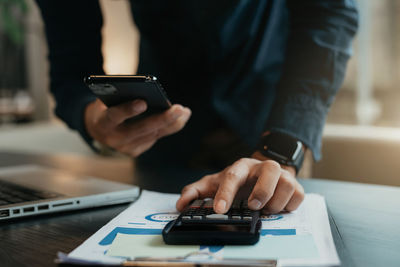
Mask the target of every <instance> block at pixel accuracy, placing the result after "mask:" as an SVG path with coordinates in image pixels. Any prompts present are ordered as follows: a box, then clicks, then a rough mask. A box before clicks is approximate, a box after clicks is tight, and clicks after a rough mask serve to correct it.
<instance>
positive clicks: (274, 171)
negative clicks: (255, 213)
mask: <svg viewBox="0 0 400 267" xmlns="http://www.w3.org/2000/svg"><path fill="white" fill-rule="evenodd" d="M257 174H258V180H257V182H256V184H255V185H254V188H253V191H252V192H251V194H250V196H249V199H248V203H249V204H248V205H249V208H250V209H253V210H259V209H261V208H262V207H264V206H265V204H266V203H267V202H268V201H269V200H270V199H271V197H272V196H273V194H274V191H275V188H276V185H277V183H278V180H279V177H280V175H281V167H280V165H279V163H277V162H276V161H273V160H267V161H264V162H262V163H260V164H259V167H258V170H257Z"/></svg>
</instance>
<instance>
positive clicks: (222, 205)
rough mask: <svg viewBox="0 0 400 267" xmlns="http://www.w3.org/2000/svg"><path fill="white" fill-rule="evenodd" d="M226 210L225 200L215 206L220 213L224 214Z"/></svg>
mask: <svg viewBox="0 0 400 267" xmlns="http://www.w3.org/2000/svg"><path fill="white" fill-rule="evenodd" d="M225 208H226V201H225V200H220V201H218V202H217V205H216V206H215V209H216V210H217V211H218V212H224V211H225Z"/></svg>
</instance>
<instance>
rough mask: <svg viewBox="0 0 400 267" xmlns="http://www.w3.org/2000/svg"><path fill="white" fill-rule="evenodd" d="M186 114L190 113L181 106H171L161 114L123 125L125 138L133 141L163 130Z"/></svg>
mask: <svg viewBox="0 0 400 267" xmlns="http://www.w3.org/2000/svg"><path fill="white" fill-rule="evenodd" d="M187 113H190V110H189V109H187V108H184V107H182V106H181V105H173V106H172V107H171V108H170V109H168V110H167V111H165V112H163V113H160V114H155V115H152V116H150V117H148V118H143V119H142V120H140V121H137V122H135V123H132V124H130V125H124V130H123V131H124V134H125V135H126V136H132V139H134V138H135V137H136V136H144V135H147V134H150V133H152V132H154V131H158V130H160V129H162V128H165V127H167V126H168V125H170V124H172V123H174V122H175V121H176V120H177V119H178V118H180V117H181V116H183V115H184V114H187Z"/></svg>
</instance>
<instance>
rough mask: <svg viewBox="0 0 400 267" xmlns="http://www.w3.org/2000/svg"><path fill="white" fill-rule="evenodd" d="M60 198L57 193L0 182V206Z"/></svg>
mask: <svg viewBox="0 0 400 267" xmlns="http://www.w3.org/2000/svg"><path fill="white" fill-rule="evenodd" d="M60 196H62V195H61V194H58V193H54V192H48V191H38V190H33V189H30V188H26V187H22V186H19V185H16V184H12V183H8V182H4V181H0V206H1V205H9V204H16V203H21V202H28V201H37V200H41V199H49V198H56V197H60Z"/></svg>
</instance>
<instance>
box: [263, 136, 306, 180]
mask: <svg viewBox="0 0 400 267" xmlns="http://www.w3.org/2000/svg"><path fill="white" fill-rule="evenodd" d="M258 150H259V151H260V152H261V154H263V155H264V156H266V157H268V158H270V159H273V160H275V161H277V162H279V163H280V164H283V165H287V166H293V167H294V168H295V169H296V173H298V172H299V170H300V168H301V165H302V164H303V160H304V149H303V144H302V143H301V142H300V141H299V140H297V139H296V138H293V137H291V136H289V135H287V134H283V133H279V132H271V133H269V134H268V135H266V136H264V137H262V139H261V142H260V144H259V146H258Z"/></svg>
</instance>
